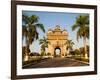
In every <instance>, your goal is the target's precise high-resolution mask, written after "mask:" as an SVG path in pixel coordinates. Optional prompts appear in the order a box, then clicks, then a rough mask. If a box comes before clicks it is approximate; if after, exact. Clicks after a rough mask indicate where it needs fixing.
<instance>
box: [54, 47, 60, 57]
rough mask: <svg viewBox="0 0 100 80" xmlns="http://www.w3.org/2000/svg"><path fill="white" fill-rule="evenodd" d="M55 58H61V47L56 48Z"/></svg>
mask: <svg viewBox="0 0 100 80" xmlns="http://www.w3.org/2000/svg"><path fill="white" fill-rule="evenodd" d="M54 57H61V49H60V47H56V48H55V50H54Z"/></svg>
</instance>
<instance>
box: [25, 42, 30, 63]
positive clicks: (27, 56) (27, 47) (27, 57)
mask: <svg viewBox="0 0 100 80" xmlns="http://www.w3.org/2000/svg"><path fill="white" fill-rule="evenodd" d="M26 44H27V46H26V49H25V57H24V61H28V60H29V43H28V41H27V43H26Z"/></svg>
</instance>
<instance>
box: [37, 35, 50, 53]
mask: <svg viewBox="0 0 100 80" xmlns="http://www.w3.org/2000/svg"><path fill="white" fill-rule="evenodd" d="M49 43H50V42H49V41H47V38H45V37H43V39H40V40H39V44H40V45H41V50H42V51H43V53H45V49H46V48H47V47H48V44H49Z"/></svg>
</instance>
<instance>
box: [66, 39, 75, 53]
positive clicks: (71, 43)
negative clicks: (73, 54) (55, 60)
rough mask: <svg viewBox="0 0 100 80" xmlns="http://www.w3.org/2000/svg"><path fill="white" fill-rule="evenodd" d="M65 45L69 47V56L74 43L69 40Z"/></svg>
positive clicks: (67, 48)
mask: <svg viewBox="0 0 100 80" xmlns="http://www.w3.org/2000/svg"><path fill="white" fill-rule="evenodd" d="M65 45H67V46H66V50H67V54H69V52H70V51H71V50H72V49H73V45H74V42H73V41H72V40H67V41H66V43H65Z"/></svg>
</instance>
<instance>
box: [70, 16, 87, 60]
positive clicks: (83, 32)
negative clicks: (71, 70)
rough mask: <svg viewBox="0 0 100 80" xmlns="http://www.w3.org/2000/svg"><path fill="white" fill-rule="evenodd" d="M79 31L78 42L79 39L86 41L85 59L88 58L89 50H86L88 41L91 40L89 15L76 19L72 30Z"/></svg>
mask: <svg viewBox="0 0 100 80" xmlns="http://www.w3.org/2000/svg"><path fill="white" fill-rule="evenodd" d="M75 29H78V30H77V41H78V39H79V38H82V37H83V39H84V52H85V54H84V57H85V58H88V56H87V48H86V39H87V38H89V16H88V15H84V16H82V15H80V16H78V17H77V18H76V22H75V24H74V25H73V26H72V30H75Z"/></svg>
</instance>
